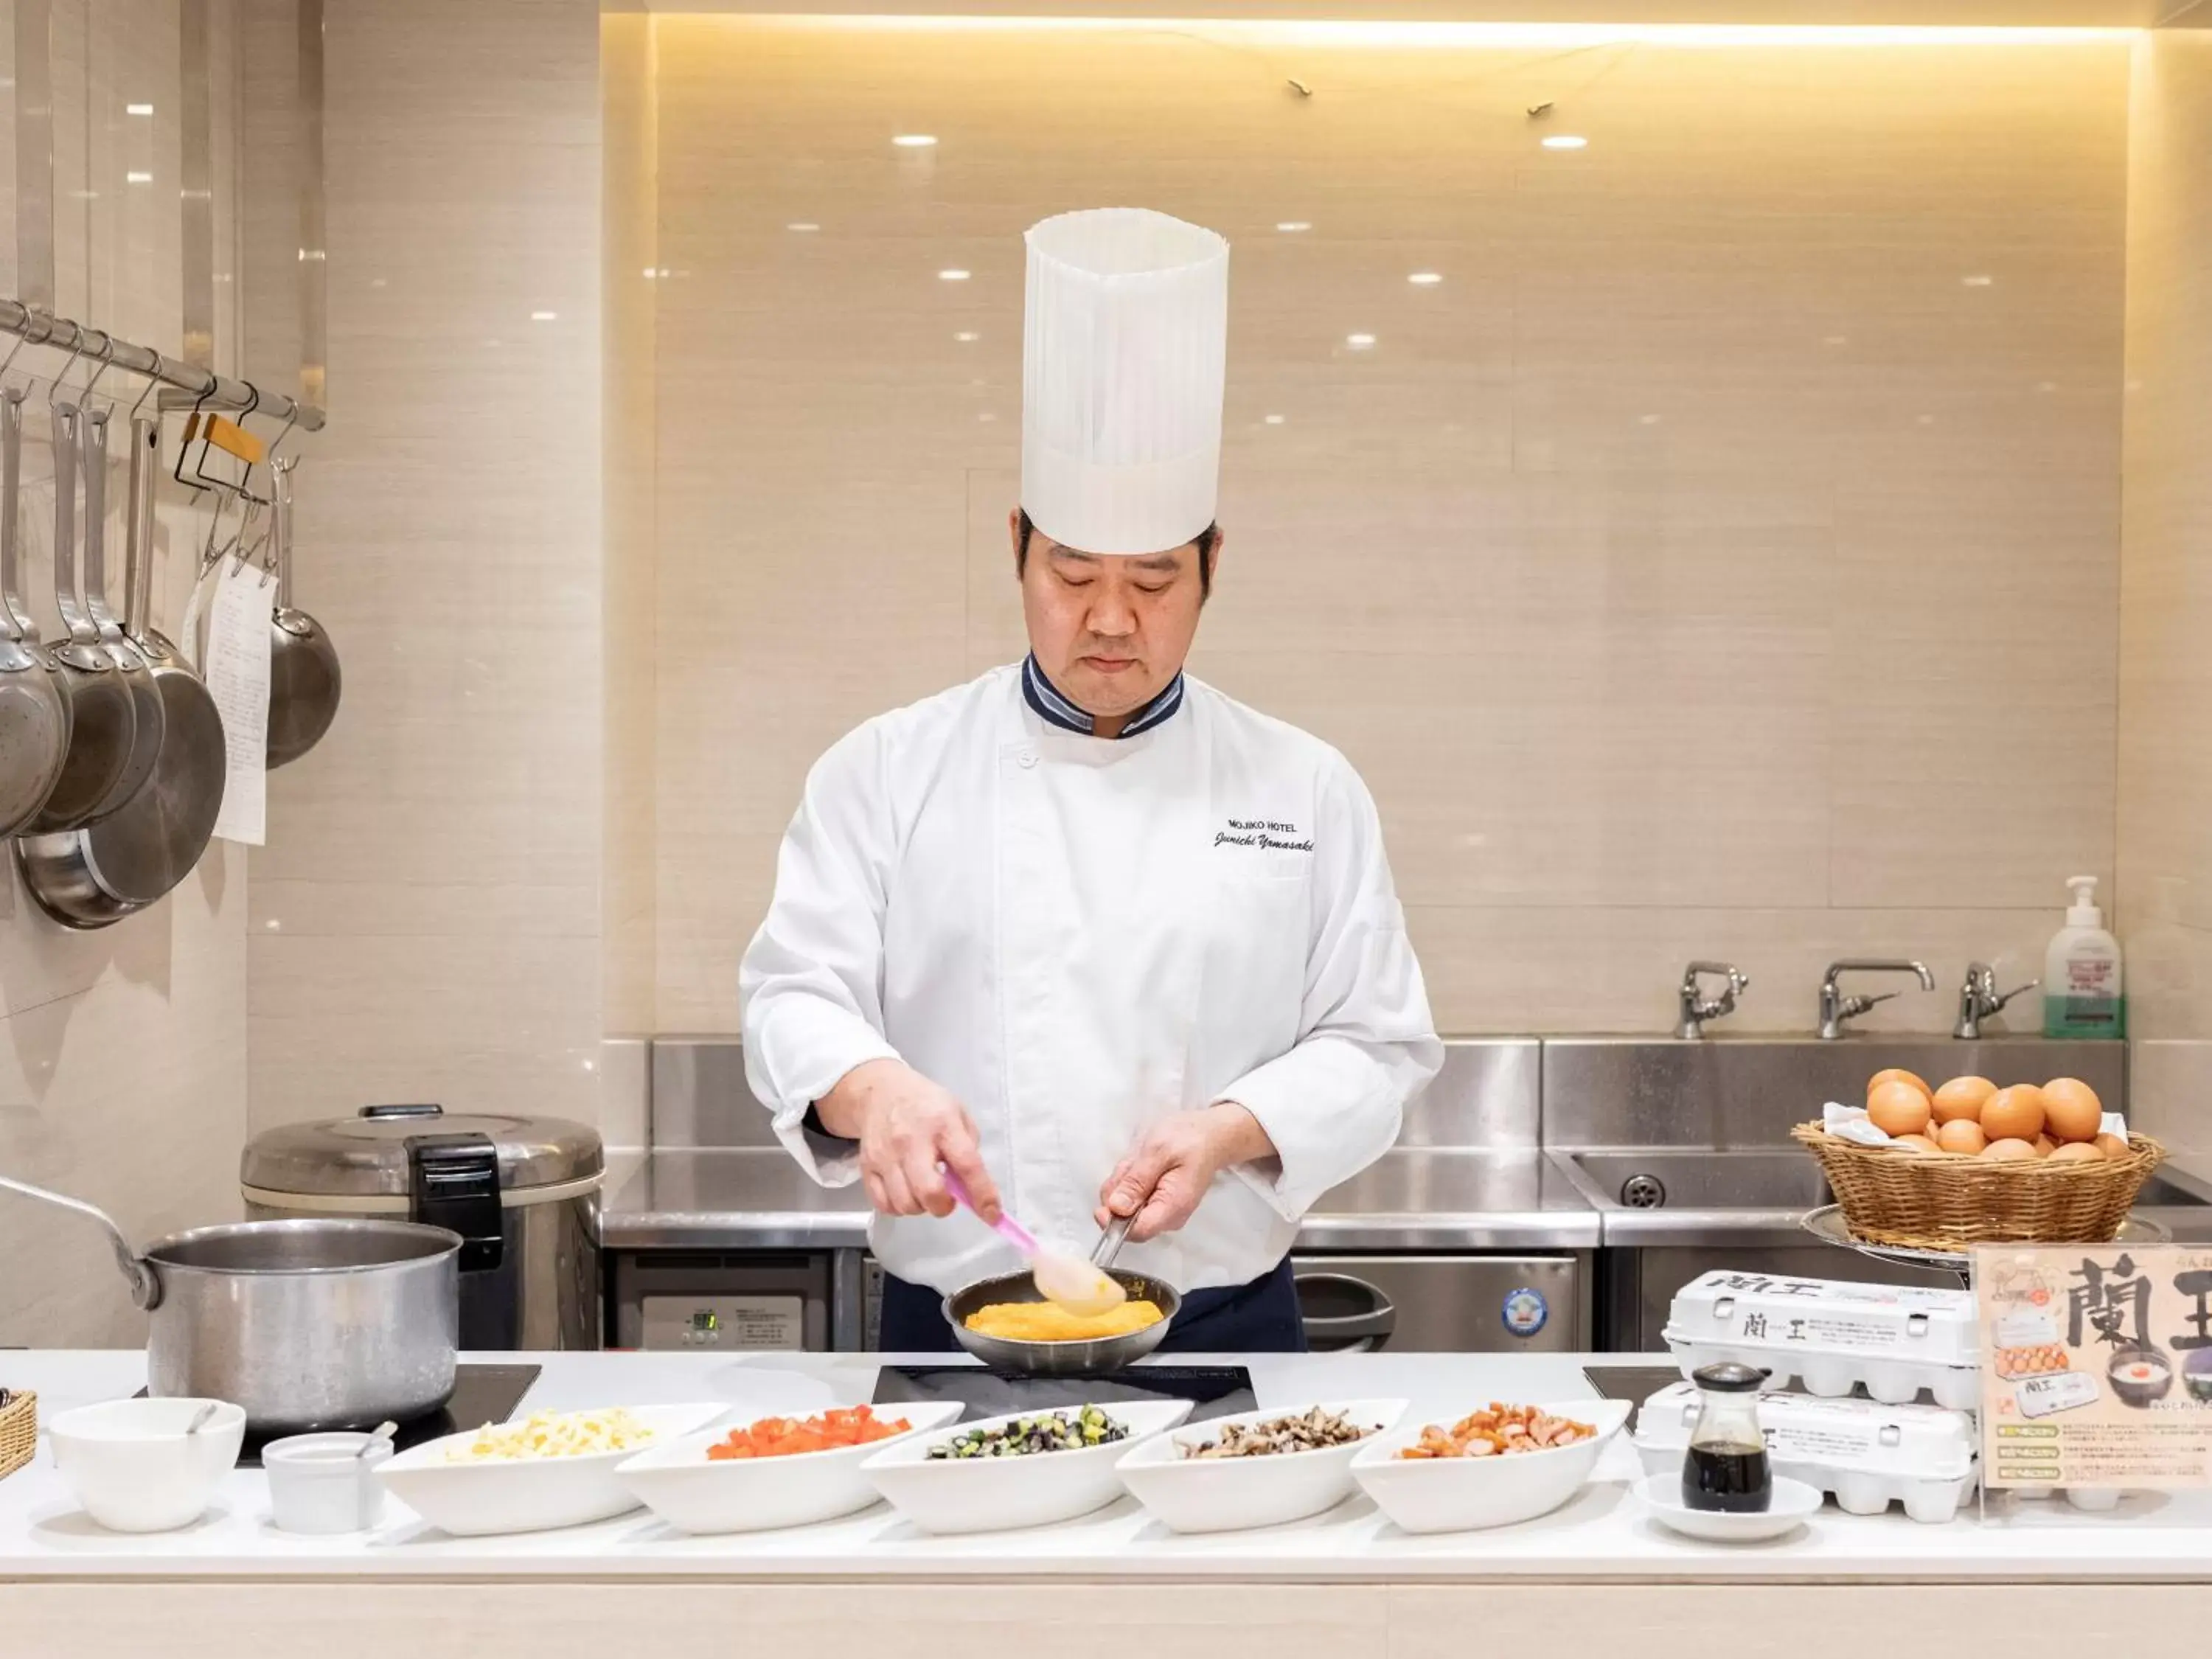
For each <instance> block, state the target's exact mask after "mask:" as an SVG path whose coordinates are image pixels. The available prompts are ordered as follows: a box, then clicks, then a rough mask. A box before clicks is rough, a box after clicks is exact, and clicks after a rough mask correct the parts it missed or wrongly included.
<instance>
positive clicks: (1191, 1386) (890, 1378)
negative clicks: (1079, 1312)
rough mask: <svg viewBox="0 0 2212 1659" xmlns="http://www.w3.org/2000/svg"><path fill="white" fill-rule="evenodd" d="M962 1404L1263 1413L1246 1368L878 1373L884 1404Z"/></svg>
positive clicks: (1007, 1408) (1200, 1416)
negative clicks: (1182, 1406)
mask: <svg viewBox="0 0 2212 1659" xmlns="http://www.w3.org/2000/svg"><path fill="white" fill-rule="evenodd" d="M925 1400H957V1401H960V1402H961V1403H962V1404H963V1405H964V1406H966V1407H968V1410H967V1412H966V1413H965V1415H966V1416H968V1417H971V1418H975V1417H999V1416H1003V1415H1004V1414H1006V1413H1008V1412H1021V1411H1049V1410H1051V1409H1053V1408H1054V1407H1060V1406H1082V1405H1106V1404H1109V1403H1111V1402H1112V1401H1116V1400H1188V1401H1194V1402H1195V1404H1194V1408H1193V1410H1192V1412H1191V1414H1190V1420H1191V1421H1192V1422H1194V1423H1202V1422H1204V1421H1206V1419H1208V1418H1214V1417H1233V1416H1235V1415H1236V1414H1237V1413H1238V1412H1249V1411H1252V1410H1255V1408H1257V1407H1258V1406H1259V1403H1260V1402H1259V1400H1258V1399H1257V1398H1256V1397H1255V1395H1254V1393H1253V1390H1252V1373H1251V1372H1249V1371H1248V1370H1245V1369H1244V1367H1243V1366H1242V1365H1137V1366H1132V1367H1129V1368H1128V1369H1127V1370H1118V1371H1104V1372H1100V1373H1098V1374H1097V1375H1095V1376H1020V1375H1016V1374H1012V1373H1009V1372H1006V1371H994V1370H991V1369H990V1368H989V1367H988V1366H986V1365H975V1364H967V1365H963V1364H943V1365H886V1366H884V1368H883V1369H882V1370H879V1371H878V1372H877V1373H876V1389H875V1395H874V1401H875V1403H876V1404H877V1405H878V1406H884V1405H893V1404H897V1403H901V1402H904V1401H925Z"/></svg>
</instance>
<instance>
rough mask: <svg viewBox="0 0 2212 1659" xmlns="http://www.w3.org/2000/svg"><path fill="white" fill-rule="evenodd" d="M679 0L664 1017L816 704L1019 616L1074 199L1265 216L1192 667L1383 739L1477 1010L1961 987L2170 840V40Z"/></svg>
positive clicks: (621, 276) (821, 709)
mask: <svg viewBox="0 0 2212 1659" xmlns="http://www.w3.org/2000/svg"><path fill="white" fill-rule="evenodd" d="M649 27H650V28H651V30H652V31H653V35H654V38H655V43H656V52H657V63H658V74H657V76H656V78H655V82H654V90H655V93H656V94H657V98H658V104H659V108H658V119H657V123H656V131H657V140H658V156H657V167H656V169H655V173H654V176H655V177H656V179H657V184H658V203H659V214H658V224H657V235H658V249H657V252H655V254H654V255H653V260H652V262H651V263H652V265H653V270H655V272H656V275H655V276H653V278H651V279H650V283H651V286H652V288H653V295H654V299H655V302H656V307H657V309H656V313H655V315H656V323H657V332H656V334H655V337H654V338H655V348H654V357H653V373H654V379H655V382H656V386H657V393H658V398H657V405H656V411H657V417H658V418H657V423H656V431H655V434H654V437H655V441H656V442H657V446H658V453H657V459H656V465H657V489H656V492H655V498H654V508H655V511H656V513H657V519H658V523H657V534H656V535H655V537H654V538H653V544H654V546H655V547H656V548H657V552H658V568H657V570H656V571H655V572H654V573H653V574H654V577H655V579H656V580H657V584H658V593H659V602H658V609H657V612H656V615H657V618H658V627H657V630H656V632H655V635H654V637H653V652H652V662H653V671H654V675H655V684H656V686H657V696H658V718H657V720H656V721H655V722H654V728H653V741H654V744H655V745H656V754H655V757H654V773H655V775H656V776H657V778H658V792H657V799H656V803H655V805H656V809H657V817H658V821H657V825H656V829H655V840H656V844H657V847H658V860H657V864H658V881H657V893H656V898H657V903H656V907H655V908H656V914H655V916H654V927H655V930H656V933H657V959H658V972H657V975H656V981H657V983H656V994H655V999H654V1006H653V1014H654V1017H655V1019H656V1021H657V1023H658V1024H659V1027H660V1028H661V1029H664V1030H699V1029H708V1030H726V1029H729V1028H731V1027H732V1026H733V1025H734V1024H735V1023H736V1012H737V1011H736V972H735V967H736V960H737V957H738V952H739V951H740V950H741V949H742V947H743V945H744V940H745V939H746V938H747V936H748V935H749V934H750V931H751V929H752V927H754V925H755V923H756V922H757V919H758V917H759V915H760V912H761V910H762V908H763V905H764V903H765V902H766V898H767V896H768V893H769V886H770V882H771V878H772V872H773V859H774V853H775V843H776V840H777V836H778V835H779V833H780V832H781V829H782V826H783V823H784V821H785V819H786V817H787V815H788V813H789V811H790V810H791V807H792V805H793V801H794V799H795V798H796V794H797V791H798V788H799V781H800V779H801V777H802V775H803V774H804V771H805V767H806V765H807V764H808V763H809V762H810V761H811V759H812V758H813V757H814V756H815V755H816V754H817V753H818V752H819V751H820V750H822V748H823V747H824V746H825V745H826V744H828V743H829V742H830V741H831V740H832V739H833V738H835V737H836V735H837V734H838V733H839V732H842V731H843V730H845V729H846V728H848V726H851V725H852V724H854V722H856V721H857V720H860V719H862V718H863V717H865V716H866V715H867V714H871V713H872V712H875V711H877V710H878V709H881V708H886V707H889V706H890V705H893V704H896V703H898V702H904V701H907V700H908V699H911V698H914V697H917V696H922V695H924V694H926V693H927V692H930V691H932V690H936V689H938V688H939V687H941V686H944V685H945V684H950V683H951V682H953V681H955V680H957V679H959V678H963V677H964V676H966V675H968V674H970V673H973V672H975V671H978V670H980V669H981V668H982V667H984V666H986V665H989V664H991V663H994V662H1000V661H1004V660H1007V659H1010V658H1012V656H1014V655H1015V654H1017V653H1018V652H1019V650H1020V649H1021V648H1022V646H1021V638H1020V629H1019V612H1018V606H1017V605H1016V601H1015V593H1014V590H1013V587H1012V575H1011V570H1010V559H1009V555H1008V552H1007V550H1006V532H1005V517H1006V509H1007V508H1008V507H1009V506H1010V505H1012V501H1013V495H1014V487H1015V478H1016V476H1017V475H1016V466H1017V460H1018V456H1017V435H1018V422H1019V413H1020V410H1019V394H1020V380H1019V353H1020V307H1021V283H1022V270H1023V266H1022V254H1021V244H1020V240H1019V235H1020V232H1021V230H1022V228H1024V226H1025V225H1026V224H1028V223H1029V222H1031V221H1033V220H1035V219H1036V218H1039V217H1042V216H1044V215H1046V214H1048V213H1051V212H1054V211H1056V210H1064V209H1068V208H1073V207H1080V206H1087V205H1097V204H1106V203H1115V202H1138V203H1142V204H1149V205H1153V206H1157V207H1160V208H1164V209H1166V210H1170V211H1173V212H1176V213H1179V214H1182V215H1184V216H1188V217H1190V218H1193V219H1196V220H1198V221H1200V222H1204V223H1206V224H1210V225H1212V226H1215V227H1218V228H1220V229H1221V230H1222V231H1224V232H1225V234H1227V235H1228V236H1229V237H1230V239H1231V242H1232V244H1233V246H1234V249H1235V252H1234V255H1233V261H1232V283H1231V289H1232V301H1231V343H1230V392H1229V407H1228V416H1227V433H1226V439H1225V461H1224V481H1223V503H1222V516H1223V522H1224V524H1225V526H1226V528H1227V531H1228V533H1229V538H1230V539H1229V545H1228V550H1227V552H1226V555H1225V565H1224V568H1223V576H1222V581H1221V585H1220V588H1219V591H1218V596H1217V598H1216V599H1215V600H1214V603H1213V605H1212V611H1211V613H1210V615H1209V617H1208V618H1207V620H1206V625H1205V627H1204V629H1202V631H1201V634H1200V645H1199V648H1198V652H1197V654H1196V656H1195V658H1194V668H1195V670H1196V671H1198V672H1199V673H1200V674H1202V675H1204V676H1206V678H1211V679H1212V680H1214V681H1215V682H1216V683H1218V684H1221V685H1222V686H1224V687H1225V689H1226V690H1230V691H1231V693H1233V694H1235V695H1237V696H1242V697H1245V698H1247V699H1249V700H1250V701H1252V702H1255V703H1258V704H1259V705H1261V706H1262V707H1264V708H1268V709H1270V710H1272V711H1273V712H1275V713H1277V714H1282V715H1284V716H1285V717H1286V718H1289V719H1291V720H1296V721H1298V722H1300V723H1301V724H1304V725H1307V726H1310V727H1311V728H1312V729H1314V730H1315V731H1316V732H1320V733H1322V735H1324V736H1325V737H1328V738H1330V739H1332V740H1333V741H1334V742H1336V743H1337V744H1340V745H1341V746H1342V747H1343V748H1344V749H1345V750H1346V752H1347V753H1348V754H1349V755H1350V756H1351V757H1352V760H1353V761H1354V762H1355V763H1357V764H1358V767H1359V768H1360V769H1361V770H1362V772H1363V773H1364V775H1365V776H1366V778H1367V780H1368V781H1369V783H1370V786H1371V787H1373V789H1374V791H1375V793H1376V797H1377V799H1378V801H1379V803H1380V805H1381V807H1382V811H1383V819H1384V823H1385V825H1386V828H1387V830H1388V834H1389V842H1390V848H1391V852H1392V855H1393V859H1394V862H1395V867H1396V872H1397V876H1398V882H1399V886H1400V890H1401V894H1402V896H1403V897H1404V899H1405V900H1406V902H1407V907H1408V910H1409V913H1410V915H1411V918H1412V924H1413V928H1414V930H1415V933H1416V937H1417V939H1418V942H1419V946H1420V949H1421V952H1422V956H1423V959H1424V962H1425V965H1426V967H1427V969H1428V973H1429V976H1430V981H1431V991H1432V994H1433V997H1434V1000H1435V1004H1436V1008H1437V1015H1438V1018H1439V1020H1440V1022H1441V1023H1442V1024H1443V1025H1445V1026H1446V1027H1447V1028H1449V1029H1454V1030H1501V1029H1504V1030H1525V1029H1531V1028H1542V1029H1553V1030H1593V1029H1597V1030H1602V1029H1609V1028H1615V1029H1617V1028H1640V1029H1651V1028H1655V1027H1658V1026H1661V1025H1663V1024H1666V1023H1667V1022H1668V1020H1669V1019H1670V1018H1671V1017H1672V1013H1673V993H1672V988H1671V987H1672V985H1673V982H1674V980H1675V978H1676V977H1677V976H1678V975H1679V973H1680V966H1681V963H1683V962H1684V961H1685V960H1686V959H1687V958H1688V957H1692V956H1697V955H1712V954H1718V955H1722V956H1725V957H1733V958H1734V959H1735V960H1736V961H1737V962H1738V963H1741V964H1742V965H1743V966H1744V967H1745V968H1747V969H1749V970H1750V972H1751V973H1752V975H1753V981H1754V983H1753V990H1752V991H1751V993H1750V994H1749V995H1748V997H1747V1000H1746V1002H1745V1005H1744V1010H1743V1012H1742V1013H1741V1015H1740V1016H1739V1018H1738V1020H1737V1024H1738V1025H1739V1026H1740V1027H1745V1028H1748V1027H1754V1026H1756V1027H1766V1028H1787V1027H1801V1028H1802V1027H1803V1026H1806V1025H1808V1024H1810V1022H1811V1019H1812V1015H1813V1004H1814V988H1815V984H1816V981H1817V978H1818V974H1819V969H1820V964H1821V963H1823V962H1825V961H1826V959H1828V958H1830V957H1836V956H1841V955H1845V954H1858V953H1865V952H1868V951H1881V952H1885V953H1892V952H1905V953H1909V954H1912V955H1917V956H1921V957H1925V958H1927V959H1928V960H1929V963H1931V964H1932V965H1933V966H1935V967H1936V969H1937V970H1938V971H1939V973H1940V974H1941V975H1942V980H1943V985H1942V990H1941V991H1939V993H1938V994H1936V996H1933V997H1921V996H1914V997H1908V998H1904V999H1900V1000H1898V1001H1896V1002H1893V1003H1890V1004H1887V1005H1885V1006H1884V1007H1883V1008H1882V1009H1881V1010H1879V1011H1877V1012H1876V1014H1875V1016H1874V1017H1872V1018H1870V1019H1869V1022H1868V1023H1869V1024H1871V1025H1875V1026H1881V1025H1883V1024H1887V1025H1890V1026H1893V1027H1914V1028H1918V1029H1923V1030H1925V1029H1934V1028H1939V1027H1942V1026H1944V1025H1946V1024H1948V1019H1949V1017H1950V1013H1951V1003H1952V993H1953V987H1954V986H1955V983H1956V981H1957V978H1958V976H1959V974H1960V970H1961V969H1962V968H1963V966H1964V964H1965V963H1966V960H1967V959H1968V958H1969V957H1990V958H1995V959H1997V960H1998V961H1999V963H2001V965H2002V967H2003V968H2004V969H2005V970H2006V971H2007V973H2008V975H2010V976H2016V977H2019V978H2025V977H2027V976H2029V975H2031V974H2032V973H2033V972H2035V971H2038V968H2037V966H2036V965H2035V964H2039V962H2040V955H2041V950H2042V946H2043V944H2044V942H2045V939H2047V937H2048V935H2049V933H2050V932H2051V929H2052V928H2053V927H2055V926H2056V925H2057V921H2058V910H2059V908H2060V906H2061V904H2062V903H2063V898H2064V892H2063V887H2062V885H2061V883H2062V880H2063V878H2064V877H2065V876H2067V875H2069V874H2071V873H2074V872H2076V871H2077V870H2091V871H2096V872H2100V873H2106V874H2108V873H2109V872H2110V871H2111V868H2112V860H2113V839H2114V827H2113V817H2114V807H2113V786H2112V775H2113V769H2114V764H2115V722H2116V714H2115V702H2116V696H2117V692H2116V670H2115V652H2116V629H2117V617H2118V514H2119V419H2120V416H2119V398H2120V391H2119V386H2120V367H2121V348H2122V299H2123V285H2124V277H2123V265H2122V261H2123V254H2124V247H2123V243H2124V225H2125V219H2124V214H2125V208H2126V188H2127V174H2126V143H2127V136H2128V135H2127V129H2128V118H2127V97H2128V74H2129V66H2128V54H2129V44H2128V41H2127V40H2126V39H2125V38H2124V37H2118V36H2101V37H2100V36H2081V37H2076V38H2073V39H2068V40H2033V41H2029V40H2019V39H1996V38H1990V39H1984V40H1973V41H1967V42H1960V41H1949V42H1946V43H1942V44H1927V43H1915V44H1899V43H1898V42H1897V41H1896V40H1893V39H1891V40H1886V41H1883V42H1881V43H1879V44H1874V43H1867V44H1848V45H1838V44H1837V43H1835V41H1834V40H1829V41H1828V42H1827V43H1826V44H1825V45H1823V46H1820V47H1808V46H1783V45H1775V44H1765V45H1753V46H1744V45H1735V46H1714V45H1711V44H1699V45H1694V46H1686V45H1682V44H1680V43H1675V44H1669V43H1668V42H1666V41H1665V40H1663V39H1654V38H1650V37H1646V38H1643V39H1640V40H1623V41H1617V42H1613V43H1610V44H1599V45H1591V44H1589V43H1588V42H1587V41H1583V42H1579V43H1561V44H1557V45H1546V44H1543V43H1541V42H1530V41H1527V40H1522V41H1518V42H1516V43H1513V44H1510V45H1509V44H1499V43H1498V41H1497V40H1496V39H1495V37H1486V36H1483V35H1481V34H1480V33H1472V34H1466V35H1461V36H1456V37H1455V36H1452V35H1451V34H1449V32H1443V33H1439V32H1434V31H1431V32H1430V33H1426V34H1424V35H1423V36H1421V37H1420V40H1419V45H1418V46H1408V45H1406V44H1404V43H1403V42H1402V41H1401V42H1395V43H1394V41H1393V40H1392V39H1391V37H1390V36H1389V34H1388V33H1387V32H1376V33H1373V34H1371V35H1370V36H1368V37H1365V38H1364V39H1363V40H1360V41H1359V42H1358V43H1356V44H1346V42H1345V41H1344V40H1342V39H1341V38H1340V37H1330V36H1328V35H1327V34H1325V33H1324V34H1316V33H1313V32H1310V31H1308V32H1298V31H1288V32H1285V31H1268V30H1265V29H1256V28H1238V27H1194V26H1188V25H1164V24H1162V25H1149V26H1141V27H1139V26H1127V27H1097V26H1085V25H1079V24H1064V25H1057V26H1053V27H1021V26H1004V25H1000V26H985V27H977V26H969V27H917V26H899V27H885V26H883V25H881V24H866V23H859V22H842V23H832V22H824V21H794V20H789V19H784V20H776V19H757V18H753V19H749V18H735V17H703V16H702V17H682V16H661V17H657V18H655V19H653V21H652V22H651V24H650V26H649ZM1293 80H1295V81H1297V82H1299V83H1301V84H1302V85H1303V86H1304V87H1305V88H1310V96H1308V95H1304V94H1301V93H1300V92H1299V91H1297V89H1295V88H1293V87H1292V86H1291V82H1292V81H1293ZM1542 104H1549V105H1550V106H1552V107H1551V111H1550V113H1549V115H1548V117H1547V118H1542V119H1535V118H1531V116H1530V115H1529V114H1528V111H1529V110H1530V109H1531V108H1532V107H1533V106H1539V105H1542ZM902 132H926V133H931V134H933V135H935V136H936V137H938V139H939V143H938V144H937V145H936V146H935V147H933V148H930V149H896V148H894V147H893V145H892V144H891V143H890V139H891V138H892V137H893V135H895V134H897V133H902ZM1562 132H1565V133H1574V134H1577V135H1581V136H1583V137H1587V138H1588V139H1589V144H1588V146H1587V148H1585V149H1581V150H1570V151H1559V150H1547V149H1542V148H1541V147H1540V146H1539V144H1538V142H1537V141H1538V139H1539V137H1541V136H1542V135H1544V134H1546V133H1562ZM1285 223H1304V224H1306V225H1309V226H1310V228H1308V229H1304V230H1293V231H1284V230H1280V229H1279V228H1278V226H1279V225H1281V224H1285ZM805 225H811V226H817V227H818V228H816V229H799V228H792V227H793V226H805ZM635 263H636V265H637V270H618V271H617V272H616V274H615V276H614V278H613V280H616V281H617V282H619V281H628V282H629V283H632V284H633V285H634V286H635V288H637V289H643V288H644V287H645V286H646V285H647V280H648V279H646V278H644V277H643V276H641V275H640V274H639V273H640V272H641V271H642V270H643V269H644V268H645V264H646V262H645V261H643V260H638V261H636V262H635ZM949 269H962V270H968V271H969V272H970V273H971V275H970V276H969V279H968V280H966V281H963V282H947V281H943V280H940V279H939V275H938V273H939V272H940V271H941V270H949ZM664 270H665V273H666V274H665V276H661V275H659V274H658V273H659V272H661V271H664ZM1419 270H1429V271H1434V272H1437V273H1438V274H1440V275H1441V276H1442V277H1443V281H1442V282H1441V283H1437V284H1434V285H1432V286H1425V287H1424V286H1415V285H1413V284H1412V283H1409V282H1408V280H1407V278H1408V276H1410V275H1411V274H1412V273H1413V272H1415V271H1419ZM1354 334H1371V335H1373V336H1374V337H1375V343H1374V344H1373V345H1372V346H1371V347H1368V348H1365V349H1360V348H1357V347H1354V346H1353V345H1352V344H1350V343H1348V341H1349V337H1351V336H1352V335H1354Z"/></svg>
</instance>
